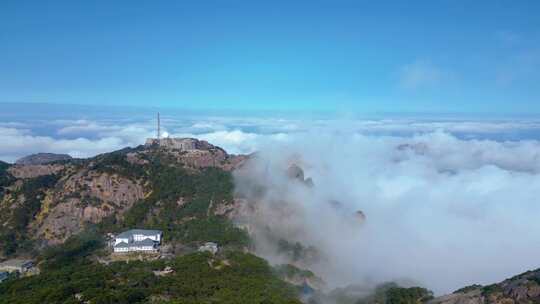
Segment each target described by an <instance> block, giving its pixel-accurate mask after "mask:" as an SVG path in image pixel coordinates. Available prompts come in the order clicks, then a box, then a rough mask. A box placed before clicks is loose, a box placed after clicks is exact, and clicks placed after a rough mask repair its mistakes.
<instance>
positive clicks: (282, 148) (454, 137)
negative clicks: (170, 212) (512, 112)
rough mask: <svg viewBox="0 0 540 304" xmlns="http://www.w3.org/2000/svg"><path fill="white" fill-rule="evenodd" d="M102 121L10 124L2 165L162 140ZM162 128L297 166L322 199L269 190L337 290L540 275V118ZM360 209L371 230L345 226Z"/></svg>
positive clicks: (243, 122) (77, 118)
mask: <svg viewBox="0 0 540 304" xmlns="http://www.w3.org/2000/svg"><path fill="white" fill-rule="evenodd" d="M103 116H106V115H102V116H100V115H94V116H88V115H82V114H78V115H70V116H69V117H66V116H62V117H55V116H54V115H52V114H49V116H48V117H24V116H20V117H19V116H17V115H9V116H2V115H0V143H2V144H1V145H0V160H3V161H7V162H14V161H15V160H16V159H18V158H19V157H22V156H25V155H28V154H31V153H37V152H53V153H67V154H70V155H71V156H73V157H80V158H84V157H91V156H94V155H96V154H99V153H104V152H110V151H112V150H117V149H121V148H124V147H126V146H137V145H140V144H142V143H144V141H145V139H146V138H148V137H152V136H155V132H156V131H155V129H156V127H155V118H154V117H153V115H152V114H150V115H145V114H140V113H139V114H137V115H132V116H130V117H123V116H122V115H117V116H116V117H107V118H103ZM162 129H163V133H164V134H166V135H168V136H182V137H186V136H189V137H196V138H199V139H204V140H208V141H209V142H211V143H213V144H215V145H218V146H221V147H223V148H224V149H226V150H227V151H228V152H229V153H234V154H240V153H251V152H254V151H262V153H261V154H260V157H261V159H262V161H263V162H266V163H267V162H271V163H276V164H281V163H283V162H285V160H289V159H291V157H294V158H296V159H301V162H302V166H303V168H304V170H305V173H306V176H307V177H312V178H313V180H314V182H315V187H314V190H310V192H309V191H308V192H306V191H304V190H295V189H294V188H290V189H289V190H287V191H283V189H281V188H280V186H276V188H275V189H273V191H274V192H275V193H278V194H275V195H281V196H282V198H283V199H287V200H289V201H290V202H292V203H295V204H297V205H295V209H296V210H297V211H298V213H297V216H296V217H295V218H294V220H295V221H296V222H295V227H296V228H295V229H300V230H301V232H300V233H298V235H297V238H298V240H300V241H302V242H304V243H306V245H314V246H317V247H319V248H320V249H321V250H322V251H324V253H325V255H326V256H327V257H328V261H330V262H331V263H328V264H325V265H320V267H319V269H317V270H319V271H320V272H321V273H322V274H323V275H324V278H325V280H327V281H328V283H329V284H330V285H332V287H339V286H345V285H348V284H355V283H361V282H363V281H366V280H371V281H376V282H379V281H380V282H382V281H386V280H393V279H403V278H405V279H410V280H414V281H415V282H417V283H418V284H421V285H423V286H426V287H428V288H430V289H432V290H434V291H435V292H436V293H444V292H449V291H452V290H454V289H456V288H459V287H462V286H464V285H468V284H472V283H482V284H486V283H491V282H496V281H500V280H502V279H504V278H506V277H509V276H511V275H514V274H517V273H520V272H522V271H525V270H528V269H533V268H538V267H540V260H539V259H538V256H540V221H539V220H538V215H539V214H540V141H539V139H540V120H534V119H506V120H504V119H503V120H490V119H485V118H484V119H455V118H454V119H452V118H425V117H424V118H393V119H391V118H376V119H374V118H371V119H369V118H362V119H352V118H350V117H349V118H347V119H338V118H320V117H319V118H309V119H300V118H290V117H288V118H283V117H279V116H274V117H264V116H246V115H163V119H162ZM276 168H282V167H280V166H276ZM275 170H281V169H275ZM270 173H271V174H272V175H273V176H275V178H276V179H277V180H276V182H275V183H272V185H280V184H281V183H280V182H279V178H282V175H280V173H279V172H278V171H275V172H272V171H271V172H270ZM254 174H256V173H254ZM265 174H268V172H266V173H265ZM255 178H262V177H261V176H259V177H257V176H255ZM265 178H266V177H265ZM271 191H272V189H271ZM329 199H333V200H338V201H339V202H341V203H342V204H343V206H342V210H345V211H346V212H343V211H340V212H341V213H340V212H333V211H331V210H330V209H328V208H329V207H328V204H327V202H328V200H329ZM268 202H269V203H270V200H269V201H268ZM270 209H271V208H270ZM357 210H362V211H363V212H364V213H365V214H366V217H367V220H366V222H365V223H364V224H363V225H362V227H360V228H358V227H356V226H354V225H352V226H347V225H345V224H346V222H347V221H345V220H343V218H342V215H341V214H350V213H351V212H354V211H357ZM347 212H349V213H347ZM298 225H300V226H301V227H300V228H298ZM344 225H345V226H344ZM329 265H331V266H329Z"/></svg>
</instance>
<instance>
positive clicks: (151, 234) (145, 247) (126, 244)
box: [113, 229, 163, 252]
mask: <svg viewBox="0 0 540 304" xmlns="http://www.w3.org/2000/svg"><path fill="white" fill-rule="evenodd" d="M162 238H163V232H161V231H160V230H144V229H132V230H128V231H125V232H122V233H120V234H119V235H117V236H116V237H115V239H114V245H113V250H114V252H134V251H142V252H156V251H158V249H159V246H160V245H161V239H162Z"/></svg>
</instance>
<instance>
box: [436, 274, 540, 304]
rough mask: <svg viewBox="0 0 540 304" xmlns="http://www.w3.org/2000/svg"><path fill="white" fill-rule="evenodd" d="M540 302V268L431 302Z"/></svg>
mask: <svg viewBox="0 0 540 304" xmlns="http://www.w3.org/2000/svg"><path fill="white" fill-rule="evenodd" d="M528 303H540V269H537V270H534V271H528V272H525V273H523V274H520V275H518V276H515V277H513V278H510V279H507V280H504V281H503V282H501V283H498V284H493V285H488V286H480V285H474V286H469V287H465V288H462V289H460V290H458V291H456V292H454V293H453V294H450V295H446V296H442V297H438V298H435V299H433V300H432V301H430V302H429V304H528Z"/></svg>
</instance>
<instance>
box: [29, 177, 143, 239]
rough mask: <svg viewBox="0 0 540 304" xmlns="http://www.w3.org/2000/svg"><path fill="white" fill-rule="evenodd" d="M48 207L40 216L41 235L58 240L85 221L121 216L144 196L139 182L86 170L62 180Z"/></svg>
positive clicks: (65, 236)
mask: <svg viewBox="0 0 540 304" xmlns="http://www.w3.org/2000/svg"><path fill="white" fill-rule="evenodd" d="M61 184H62V185H61V187H59V189H56V191H55V195H54V198H53V199H52V202H51V204H50V207H49V208H46V209H43V210H42V213H41V214H40V215H39V216H38V217H39V218H43V221H42V222H41V223H37V225H38V227H39V228H38V235H40V236H41V237H42V238H44V239H45V240H47V241H49V242H51V243H56V242H61V241H63V240H65V239H66V238H68V237H69V236H71V235H73V234H76V233H78V232H79V231H81V230H82V229H83V228H84V225H85V224H86V223H94V224H95V223H99V222H101V220H103V218H105V217H108V216H110V215H113V214H114V215H116V216H117V217H121V216H122V215H123V213H124V212H125V211H127V210H128V209H129V208H130V207H131V206H133V204H134V203H135V202H137V201H138V200H140V199H142V198H143V197H144V191H143V187H142V186H141V185H140V184H139V183H138V182H137V181H133V180H130V179H128V178H125V177H121V176H119V175H116V174H108V173H100V172H96V171H91V170H90V171H86V170H83V171H81V172H78V173H76V174H74V175H72V176H70V177H68V178H66V179H65V180H63V181H62V183H61Z"/></svg>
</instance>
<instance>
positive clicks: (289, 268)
mask: <svg viewBox="0 0 540 304" xmlns="http://www.w3.org/2000/svg"><path fill="white" fill-rule="evenodd" d="M274 270H275V272H276V274H277V275H278V276H279V277H280V278H294V277H302V278H313V277H315V274H314V273H313V272H311V271H309V270H304V269H300V268H298V267H296V266H294V265H291V264H283V265H278V266H275V267H274Z"/></svg>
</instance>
